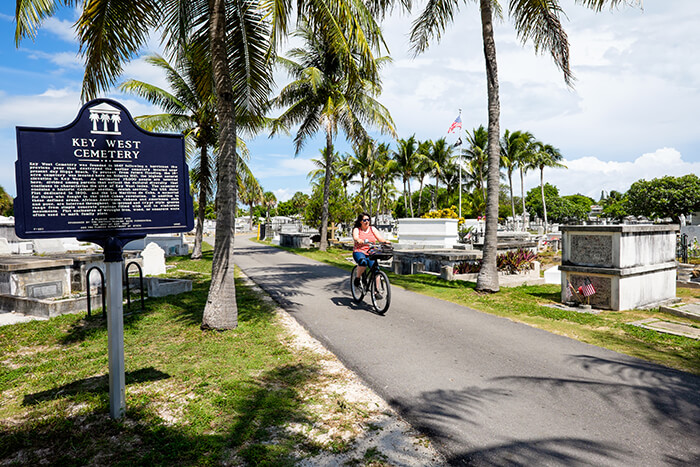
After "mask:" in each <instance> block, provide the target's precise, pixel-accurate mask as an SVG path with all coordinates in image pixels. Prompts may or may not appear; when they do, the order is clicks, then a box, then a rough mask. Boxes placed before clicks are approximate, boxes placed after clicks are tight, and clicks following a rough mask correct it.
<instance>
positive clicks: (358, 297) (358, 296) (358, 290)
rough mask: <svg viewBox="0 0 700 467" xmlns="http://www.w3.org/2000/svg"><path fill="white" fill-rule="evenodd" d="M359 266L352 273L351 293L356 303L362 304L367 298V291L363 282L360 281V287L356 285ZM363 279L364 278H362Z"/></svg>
mask: <svg viewBox="0 0 700 467" xmlns="http://www.w3.org/2000/svg"><path fill="white" fill-rule="evenodd" d="M355 274H357V266H355V267H354V268H352V272H351V273H350V293H352V299H353V300H355V301H356V302H361V301H362V299H363V298H364V297H365V289H364V287H362V281H361V280H360V285H355V277H357V276H356V275H355ZM360 279H362V278H360Z"/></svg>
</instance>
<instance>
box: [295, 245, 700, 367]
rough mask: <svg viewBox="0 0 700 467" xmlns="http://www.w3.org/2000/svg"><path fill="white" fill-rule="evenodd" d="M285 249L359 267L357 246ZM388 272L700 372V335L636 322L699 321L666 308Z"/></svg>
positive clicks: (403, 282)
mask: <svg viewBox="0 0 700 467" xmlns="http://www.w3.org/2000/svg"><path fill="white" fill-rule="evenodd" d="M285 250H287V251H291V252H294V253H297V254H299V255H303V256H306V257H308V258H312V259H315V260H318V261H323V262H325V263H328V264H332V265H334V266H337V267H340V268H343V269H345V270H347V271H350V270H351V269H352V267H353V263H352V262H350V261H348V260H347V258H348V257H350V256H351V252H349V251H345V250H341V249H338V248H330V249H329V250H328V251H326V252H321V251H318V250H315V249H311V250H304V249H290V248H285ZM387 273H388V275H389V279H390V281H391V284H392V285H395V286H399V287H403V288H404V289H406V290H410V291H412V292H417V293H421V294H424V295H429V296H431V297H436V298H439V299H442V300H447V301H450V302H453V303H457V304H460V305H464V306H468V307H470V308H474V309H476V310H479V311H483V312H486V313H491V314H495V315H498V316H503V317H507V318H510V319H512V320H515V321H519V322H523V323H526V324H529V325H531V326H535V327H538V328H541V329H545V330H547V331H550V332H554V333H557V334H561V335H565V336H568V337H572V338H574V339H577V340H580V341H582V342H586V343H589V344H593V345H597V346H600V347H605V348H608V349H611V350H615V351H617V352H622V353H625V354H628V355H632V356H635V357H638V358H642V359H644V360H647V361H652V362H656V363H660V364H663V365H666V366H669V367H672V368H677V369H680V370H683V371H688V372H692V373H695V374H700V341H698V340H694V339H690V338H687V337H681V336H674V335H669V334H663V333H660V332H656V331H651V330H647V329H644V328H640V327H638V326H633V325H631V324H630V323H632V322H634V321H639V320H642V319H645V318H658V319H666V320H669V319H673V320H674V321H681V322H685V323H687V324H691V325H695V326H697V324H698V323H697V322H694V321H691V320H686V319H683V318H678V317H671V316H669V315H666V314H664V313H660V312H659V311H658V309H654V310H627V311H621V312H619V311H601V312H600V313H598V314H590V313H579V312H576V311H569V310H565V309H560V308H555V307H552V306H548V305H554V304H558V303H560V301H561V300H560V287H559V286H558V285H538V286H520V287H502V288H501V290H500V292H498V293H496V294H484V293H480V292H477V291H476V290H475V284H473V283H470V282H463V281H453V282H448V281H445V280H442V279H440V278H439V277H437V276H433V275H428V274H418V275H411V276H403V275H396V274H393V273H391V272H389V271H387ZM678 296H679V297H680V298H682V299H684V300H686V301H698V300H700V290H698V289H678Z"/></svg>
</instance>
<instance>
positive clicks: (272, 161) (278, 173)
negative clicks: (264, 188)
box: [251, 154, 317, 181]
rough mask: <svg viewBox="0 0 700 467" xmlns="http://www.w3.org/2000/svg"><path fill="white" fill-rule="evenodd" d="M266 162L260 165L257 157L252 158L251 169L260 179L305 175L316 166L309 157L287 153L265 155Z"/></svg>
mask: <svg viewBox="0 0 700 467" xmlns="http://www.w3.org/2000/svg"><path fill="white" fill-rule="evenodd" d="M266 159H268V163H267V164H265V165H264V166H260V163H259V160H258V159H255V158H254V159H253V161H252V165H251V169H252V170H253V172H254V173H255V176H256V177H257V178H259V179H260V180H263V181H264V180H265V179H269V178H274V177H300V176H303V177H306V175H307V174H308V173H309V172H311V171H312V170H315V169H316V168H317V167H316V166H315V165H314V163H313V162H311V159H304V158H302V157H296V158H292V157H289V156H287V155H275V154H268V155H266Z"/></svg>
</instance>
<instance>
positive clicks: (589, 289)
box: [581, 277, 595, 297]
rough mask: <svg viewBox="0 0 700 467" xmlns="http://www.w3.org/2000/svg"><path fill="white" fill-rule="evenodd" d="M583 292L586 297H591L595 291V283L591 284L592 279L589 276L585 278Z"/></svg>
mask: <svg viewBox="0 0 700 467" xmlns="http://www.w3.org/2000/svg"><path fill="white" fill-rule="evenodd" d="M581 293H582V294H583V296H584V297H590V296H591V295H593V294H594V293H595V289H594V288H593V284H591V280H590V279H589V278H587V277H586V278H585V279H584V280H583V285H582V286H581Z"/></svg>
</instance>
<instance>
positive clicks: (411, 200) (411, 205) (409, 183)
mask: <svg viewBox="0 0 700 467" xmlns="http://www.w3.org/2000/svg"><path fill="white" fill-rule="evenodd" d="M407 185H408V205H409V206H410V207H411V217H414V216H413V195H412V194H411V177H408V183H407ZM406 214H408V211H406Z"/></svg>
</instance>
